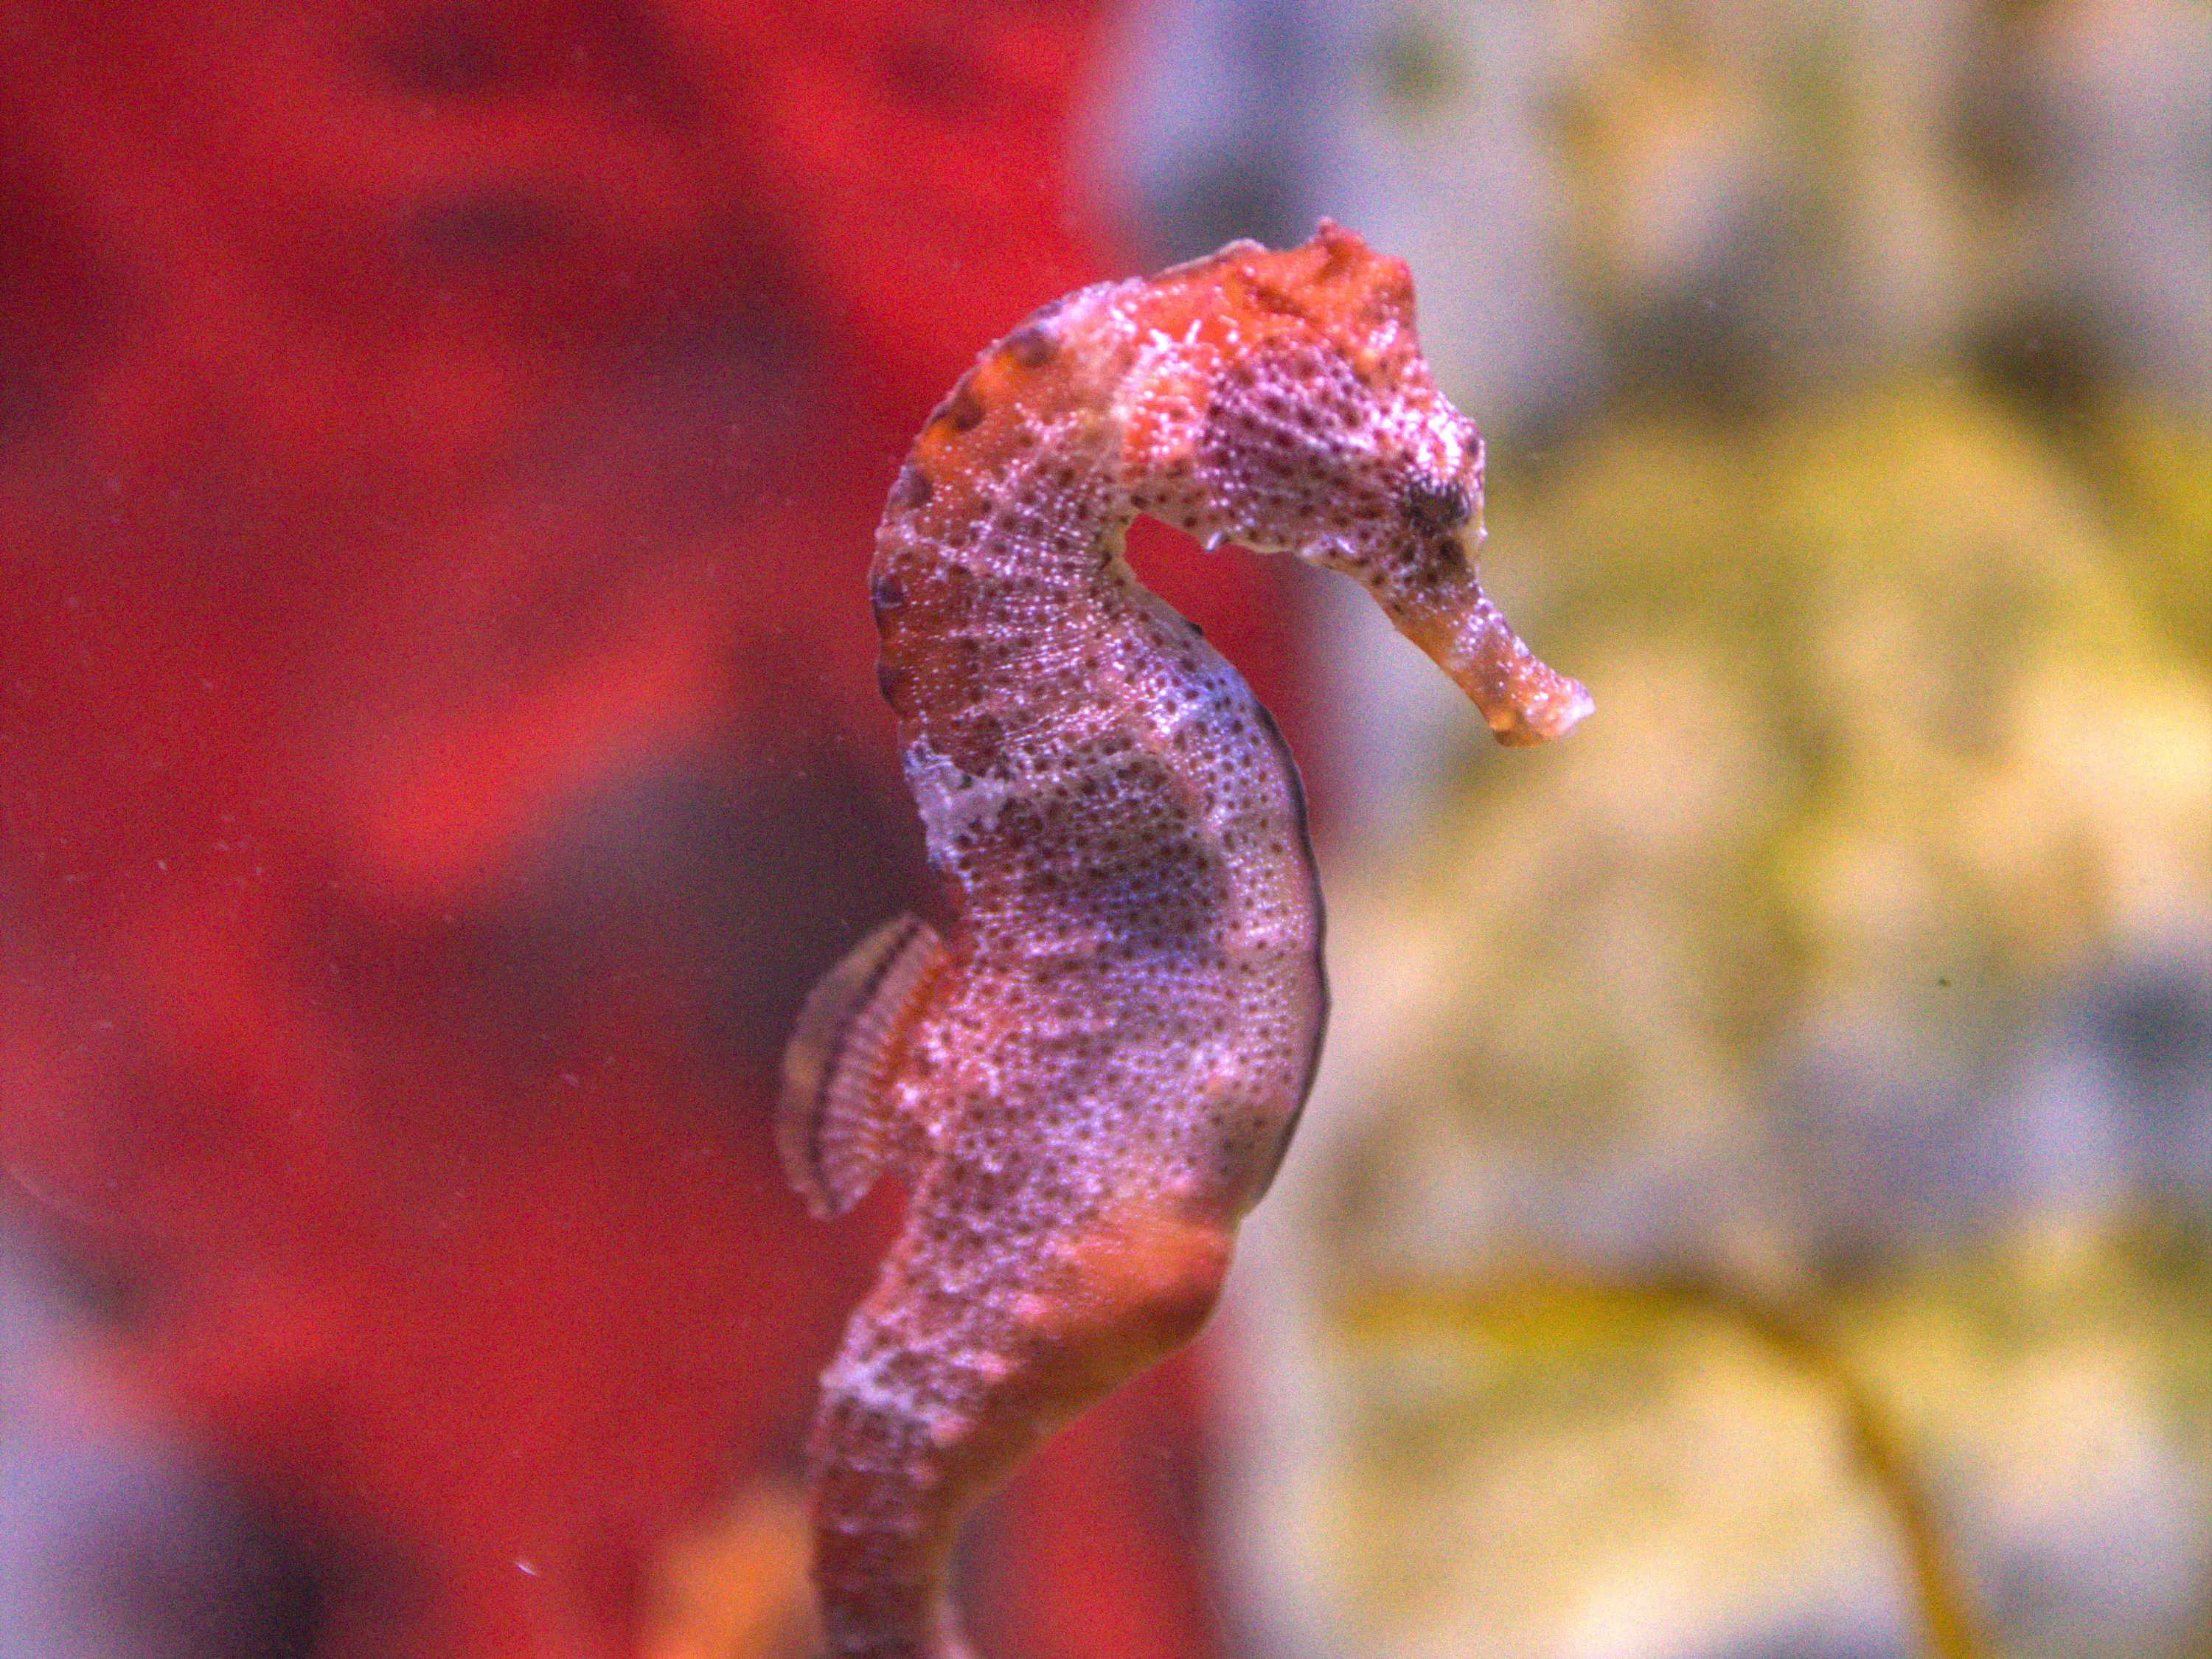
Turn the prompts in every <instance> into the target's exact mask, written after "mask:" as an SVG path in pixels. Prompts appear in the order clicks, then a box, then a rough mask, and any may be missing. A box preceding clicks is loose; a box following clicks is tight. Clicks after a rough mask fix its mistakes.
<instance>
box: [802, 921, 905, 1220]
mask: <svg viewBox="0 0 2212 1659" xmlns="http://www.w3.org/2000/svg"><path fill="white" fill-rule="evenodd" d="M945 959H946V953H945V941H944V940H943V939H940V938H939V937H938V934H937V930H936V929H935V928H933V927H930V925H929V924H928V923H927V922H926V921H921V919H920V918H919V917H916V916H912V915H902V916H898V917H896V918H894V919H893V920H892V921H887V922H885V923H884V925H883V926H882V927H878V928H877V929H876V931H875V932H873V933H870V934H869V935H868V936H867V937H866V939H862V940H861V941H860V943H859V944H858V945H854V947H853V949H852V950H851V951H849V952H848V954H847V956H846V957H845V959H844V960H843V961H842V962H841V963H838V964H837V965H836V967H835V968H832V969H830V970H829V972H828V973H827V974H825V975H823V978H822V982H821V983H820V984H818V985H817V986H816V987H814V989H813V991H812V992H811V993H810V994H809V995H808V996H807V999H806V1003H805V1006H804V1007H803V1008H801V1009H800V1010H799V1024H798V1026H797V1028H796V1029H795V1030H793V1032H792V1034H791V1042H790V1043H789V1044H788V1045H787V1047H786V1048H785V1049H784V1051H783V1091H782V1096H781V1100H780V1101H779V1103H778V1104H777V1107H776V1120H775V1141H776V1150H777V1151H778V1152H781V1154H782V1155H783V1167H784V1172H785V1174H786V1175H787V1176H789V1177H790V1180H791V1184H792V1185H793V1187H794V1188H797V1189H798V1191H799V1194H800V1196H801V1197H803V1198H805V1200H806V1205H807V1207H808V1208H809V1209H811V1211H813V1212H814V1213H815V1214H816V1215H817V1216H823V1217H829V1216H834V1215H841V1214H842V1213H843V1212H845V1211H847V1210H849V1209H851V1208H852V1207H853V1206H854V1205H855V1204H857V1203H859V1202H860V1199H861V1197H862V1196H863V1195H864V1194H866V1192H867V1190H868V1188H870V1187H871V1186H872V1185H874V1184H875V1179H876V1176H878V1174H880V1173H881V1172H882V1170H883V1168H884V1163H885V1162H886V1160H887V1159H889V1158H890V1157H891V1156H892V1155H893V1154H894V1153H895V1152H896V1149H897V1147H898V1146H899V1144H900V1142H901V1140H902V1138H903V1136H904V1134H905V1133H906V1130H907V1127H908V1126H905V1125H902V1124H900V1123H898V1122H896V1121H894V1118H895V1111H894V1109H893V1107H892V1104H891V1089H890V1085H891V1082H892V1080H893V1077H894V1074H895V1073H896V1069H897V1066H898V1060H899V1057H900V1055H901V1054H903V1053H904V1051H905V1048H906V1046H907V1040H908V1036H910V1034H911V1033H912V1031H913V1029H914V1027H915V1024H916V1022H917V1021H918V1020H919V1018H920V1017H921V1009H922V1006H923V1004H924V1003H925V1002H926V1001H927V997H928V992H929V987H931V985H932V984H933V983H934V982H935V981H936V979H937V976H938V975H939V973H940V972H941V971H942V970H943V969H944V966H945Z"/></svg>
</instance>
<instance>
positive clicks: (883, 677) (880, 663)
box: [876, 658, 914, 714]
mask: <svg viewBox="0 0 2212 1659" xmlns="http://www.w3.org/2000/svg"><path fill="white" fill-rule="evenodd" d="M913 679H914V676H913V675H911V674H909V673H908V672H907V671H906V670H905V669H903V668H902V667H900V666H899V665H897V664H896V663H888V662H885V661H884V660H883V659H881V658H878V659H877V661H876V690H878V691H880V692H882V693H883V694H884V702H887V703H889V704H890V706H891V708H892V709H893V710H894V711H895V712H896V713H898V714H912V713H913V712H914V699H913V698H912V696H909V695H908V693H909V692H910V690H912V683H913Z"/></svg>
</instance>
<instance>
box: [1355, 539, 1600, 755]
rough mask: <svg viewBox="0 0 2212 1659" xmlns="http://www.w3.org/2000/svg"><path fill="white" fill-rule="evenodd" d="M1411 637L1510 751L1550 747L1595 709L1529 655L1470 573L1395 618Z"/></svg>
mask: <svg viewBox="0 0 2212 1659" xmlns="http://www.w3.org/2000/svg"><path fill="white" fill-rule="evenodd" d="M1397 622H1398V627H1399V629H1400V631H1401V632H1402V633H1403V634H1404V635H1406V636H1407V638H1408V639H1410V640H1412V641H1413V643H1414V644H1416V645H1418V646H1419V647H1421V649H1422V650H1424V651H1425V652H1427V653H1429V655H1430V656H1431V657H1433V658H1435V659H1436V661H1437V665H1438V666H1439V667H1441V668H1442V669H1443V671H1444V672H1446V673H1447V674H1449V675H1450V676H1451V677H1452V680H1453V682H1454V683H1455V684H1457V685H1458V687H1459V689H1460V690H1462V691H1464V692H1466V693H1467V695H1468V697H1469V698H1470V699H1471V700H1472V701H1473V702H1474V706H1475V707H1476V708H1478V709H1480V711H1481V714H1482V718H1483V720H1485V721H1486V723H1487V724H1488V726H1489V727H1490V732H1491V735H1492V737H1494V738H1497V739H1498V742H1500V743H1502V744H1506V745H1507V746H1508V747H1510V748H1516V749H1517V748H1526V747H1528V745H1529V744H1539V743H1548V742H1550V741H1551V740H1552V739H1553V738H1563V737H1565V736H1566V734H1567V733H1568V732H1571V731H1573V730H1574V729H1575V727H1576V726H1579V725H1581V724H1582V722H1583V719H1584V718H1585V717H1586V716H1588V715H1589V713H1590V712H1591V710H1592V709H1594V708H1596V706H1597V705H1596V703H1595V701H1593V699H1592V698H1591V696H1590V694H1589V690H1588V689H1587V688H1586V687H1584V686H1583V683H1582V682H1581V681H1580V680H1575V679H1570V678H1567V676H1565V674H1562V673H1560V672H1559V671H1558V670H1557V669H1555V668H1553V667H1552V666H1551V665H1550V664H1548V663H1547V662H1545V661H1544V660H1543V659H1541V658H1540V657H1538V656H1537V655H1536V653H1534V652H1533V651H1531V650H1530V649H1529V648H1528V646H1527V645H1526V644H1524V643H1523V642H1522V638H1521V636H1520V635H1518V634H1516V633H1515V632H1514V631H1513V627H1512V624H1511V623H1508V622H1507V621H1506V620H1505V618H1504V616H1503V615H1501V614H1500V613H1499V611H1498V607H1497V606H1496V605H1492V603H1491V602H1490V599H1489V596H1488V595H1486V593H1484V592H1483V591H1482V586H1481V584H1480V582H1479V581H1477V580H1475V578H1474V574H1473V573H1472V572H1471V571H1470V572H1469V573H1468V574H1467V575H1466V576H1465V577H1464V579H1463V580H1461V581H1460V582H1457V583H1455V584H1453V585H1451V586H1449V587H1447V588H1446V589H1445V590H1444V591H1443V592H1442V593H1440V594H1438V595H1437V596H1436V597H1434V598H1432V599H1429V600H1428V601H1427V602H1426V603H1425V604H1416V605H1413V606H1411V607H1409V608H1407V609H1406V610H1403V611H1401V612H1400V613H1399V614H1398V616H1397Z"/></svg>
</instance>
